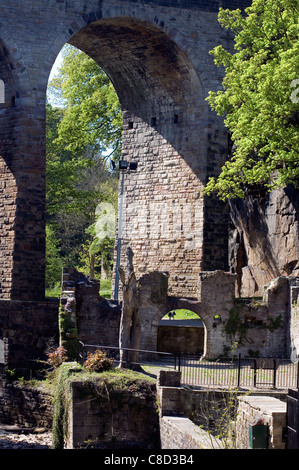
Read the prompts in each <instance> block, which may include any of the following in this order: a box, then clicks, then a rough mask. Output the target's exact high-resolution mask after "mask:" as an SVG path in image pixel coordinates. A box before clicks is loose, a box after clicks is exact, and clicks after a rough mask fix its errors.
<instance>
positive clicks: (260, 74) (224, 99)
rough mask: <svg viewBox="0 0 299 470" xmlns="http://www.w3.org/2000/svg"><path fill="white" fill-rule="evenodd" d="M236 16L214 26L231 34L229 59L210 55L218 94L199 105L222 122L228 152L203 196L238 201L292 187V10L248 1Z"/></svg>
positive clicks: (295, 125) (288, 1)
mask: <svg viewBox="0 0 299 470" xmlns="http://www.w3.org/2000/svg"><path fill="white" fill-rule="evenodd" d="M245 12H246V15H245V16H243V15H242V13H241V11H240V10H233V11H230V10H223V9H220V13H219V22H220V24H221V25H222V26H224V27H225V28H226V29H229V30H231V31H233V33H234V35H235V40H234V41H235V42H234V44H235V47H234V49H235V50H234V51H233V52H229V51H227V50H225V49H224V48H223V47H222V46H217V47H216V48H214V49H213V51H211V53H212V54H213V56H214V59H215V63H216V65H218V66H223V67H224V70H225V75H224V79H223V83H222V85H223V88H222V89H221V90H219V91H217V92H210V93H209V96H208V98H207V100H208V101H209V103H210V105H211V107H212V109H214V110H215V111H216V112H217V114H219V115H221V116H224V117H225V125H226V126H227V128H228V130H229V132H230V133H231V138H232V142H233V148H232V151H231V155H230V156H228V160H227V161H226V163H225V165H224V166H223V168H222V170H221V173H220V175H219V176H218V178H210V180H209V181H208V183H207V186H206V189H205V192H206V194H211V193H213V192H215V193H216V194H217V195H218V197H219V198H220V199H223V200H226V199H228V198H234V197H244V196H246V194H248V193H250V191H251V190H252V189H253V188H254V187H256V186H259V187H262V188H264V189H265V190H266V191H271V190H273V189H275V188H277V187H284V186H286V185H288V184H294V185H295V187H298V186H299V183H298V181H299V178H298V177H299V164H298V163H299V153H298V150H299V109H298V99H296V89H294V88H292V87H294V86H296V85H297V87H298V88H299V80H298V79H299V62H298V57H299V22H298V17H299V4H298V0H267V1H264V0H253V2H252V5H251V6H250V7H249V8H247V9H246V11H245Z"/></svg>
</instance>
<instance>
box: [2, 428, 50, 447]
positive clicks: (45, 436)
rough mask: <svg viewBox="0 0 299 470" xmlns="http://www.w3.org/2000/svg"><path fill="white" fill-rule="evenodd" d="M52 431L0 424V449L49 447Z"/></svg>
mask: <svg viewBox="0 0 299 470" xmlns="http://www.w3.org/2000/svg"><path fill="white" fill-rule="evenodd" d="M51 445H52V433H51V432H49V431H47V430H45V429H34V430H30V431H28V430H26V429H22V428H18V427H16V426H5V425H3V424H1V425H0V449H51Z"/></svg>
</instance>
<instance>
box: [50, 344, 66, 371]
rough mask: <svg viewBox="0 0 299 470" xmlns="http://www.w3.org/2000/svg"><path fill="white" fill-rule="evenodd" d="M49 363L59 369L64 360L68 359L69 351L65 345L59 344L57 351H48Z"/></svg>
mask: <svg viewBox="0 0 299 470" xmlns="http://www.w3.org/2000/svg"><path fill="white" fill-rule="evenodd" d="M47 356H48V364H50V365H51V366H53V367H54V369H57V367H59V366H60V365H61V364H62V363H63V362H65V361H66V360H67V351H66V349H65V348H64V347H63V346H59V348H57V349H56V350H55V351H53V352H51V353H48V354H47Z"/></svg>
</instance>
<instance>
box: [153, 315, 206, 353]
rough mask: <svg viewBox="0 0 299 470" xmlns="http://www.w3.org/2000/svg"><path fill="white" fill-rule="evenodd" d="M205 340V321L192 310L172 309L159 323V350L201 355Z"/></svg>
mask: <svg viewBox="0 0 299 470" xmlns="http://www.w3.org/2000/svg"><path fill="white" fill-rule="evenodd" d="M173 314H175V315H174V316H173ZM204 341H205V326H204V323H203V321H202V320H201V318H200V317H199V316H198V315H197V314H196V313H194V312H192V311H191V310H183V309H177V310H172V311H170V312H168V313H167V314H166V315H165V316H164V317H163V318H162V319H161V321H160V323H159V326H158V332H157V350H158V351H161V352H169V353H173V354H185V355H196V356H201V355H202V354H203V351H204Z"/></svg>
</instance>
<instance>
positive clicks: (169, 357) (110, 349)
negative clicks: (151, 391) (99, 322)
mask: <svg viewBox="0 0 299 470" xmlns="http://www.w3.org/2000/svg"><path fill="white" fill-rule="evenodd" d="M79 345H80V352H79V357H80V361H81V363H83V362H84V361H85V359H86V358H87V352H88V350H91V349H99V350H104V351H107V356H108V357H111V358H113V359H114V360H115V361H119V357H120V350H122V351H131V352H138V353H141V357H139V359H140V360H138V362H131V361H130V363H131V364H134V365H140V366H141V365H148V364H149V363H156V362H157V361H158V362H160V360H161V356H162V357H163V359H162V362H163V364H164V365H165V364H166V363H167V365H168V367H170V368H173V369H177V366H178V364H177V361H178V356H177V355H176V354H173V353H168V352H165V351H151V350H148V349H134V348H120V347H118V346H102V345H98V344H84V343H82V341H79ZM142 354H143V356H144V357H143V356H142ZM153 356H154V357H156V359H153ZM158 356H159V357H158ZM145 357H148V359H146V358H145ZM159 359H160V360H159ZM165 359H166V360H165ZM122 362H125V360H124V361H122Z"/></svg>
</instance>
